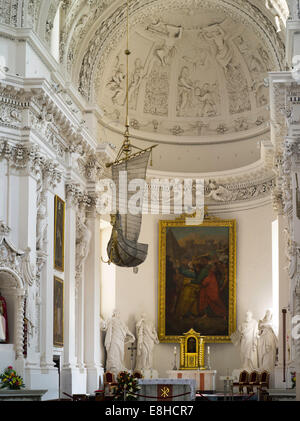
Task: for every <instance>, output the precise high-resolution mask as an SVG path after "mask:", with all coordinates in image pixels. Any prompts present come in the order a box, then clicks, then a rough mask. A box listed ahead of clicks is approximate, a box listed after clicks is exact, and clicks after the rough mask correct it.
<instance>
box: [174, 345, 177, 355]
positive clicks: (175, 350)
mask: <svg viewBox="0 0 300 421" xmlns="http://www.w3.org/2000/svg"><path fill="white" fill-rule="evenodd" d="M176 354H177V348H176V346H174V355H176Z"/></svg>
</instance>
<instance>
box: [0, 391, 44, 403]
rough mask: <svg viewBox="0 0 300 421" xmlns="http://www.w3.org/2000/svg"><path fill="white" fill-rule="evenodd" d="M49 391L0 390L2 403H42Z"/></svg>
mask: <svg viewBox="0 0 300 421" xmlns="http://www.w3.org/2000/svg"><path fill="white" fill-rule="evenodd" d="M45 393H47V390H24V389H23V390H0V401H41V400H42V397H43V396H44V395H45Z"/></svg>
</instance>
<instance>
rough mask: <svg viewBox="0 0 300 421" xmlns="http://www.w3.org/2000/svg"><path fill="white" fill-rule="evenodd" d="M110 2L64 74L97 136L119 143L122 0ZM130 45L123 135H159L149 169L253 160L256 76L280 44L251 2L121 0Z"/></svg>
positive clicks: (264, 116) (262, 118) (260, 121)
mask: <svg viewBox="0 0 300 421" xmlns="http://www.w3.org/2000/svg"><path fill="white" fill-rule="evenodd" d="M119 4H120V3H119ZM113 5H115V3H113ZM113 5H112V6H111V7H108V9H107V10H106V11H105V12H104V15H103V17H102V19H101V22H98V23H97V26H96V25H93V26H92V27H91V29H90V31H89V33H90V35H89V36H88V38H89V41H88V43H87V37H86V39H85V43H84V44H82V46H81V50H80V51H78V53H77V54H76V55H77V57H81V59H80V65H79V66H78V65H77V64H76V66H74V67H73V69H77V70H75V71H74V70H73V76H72V77H73V78H77V80H78V89H79V91H80V92H81V94H82V95H83V96H84V97H86V98H87V99H88V100H89V101H90V102H92V103H97V104H98V106H99V108H100V110H101V113H102V116H101V117H100V121H101V124H102V125H104V126H105V127H106V128H107V129H108V131H107V130H106V133H105V134H104V136H102V137H103V140H104V141H108V142H112V143H115V144H116V146H119V144H120V142H121V141H122V136H120V134H122V132H123V131H124V122H125V102H126V57H125V54H124V51H125V49H126V3H124V2H123V3H122V4H120V5H119V7H117V8H115V7H114V8H113ZM79 23H80V21H79ZM130 50H131V55H130V71H129V116H130V125H131V136H132V138H136V139H139V141H140V143H139V146H140V147H144V146H149V143H152V144H153V143H158V144H160V146H159V148H156V149H155V152H154V157H155V160H154V161H155V164H154V165H155V168H156V169H159V170H165V171H183V172H184V171H193V172H197V171H199V169H200V168H201V171H205V172H209V171H222V170H227V169H230V168H238V167H239V166H243V165H248V164H251V163H253V162H255V161H257V160H258V159H259V157H260V153H259V149H258V148H257V142H258V141H259V140H262V138H261V136H262V135H263V136H264V137H266V136H268V132H269V109H268V104H269V92H268V88H267V87H266V82H265V79H266V77H267V75H268V72H269V71H277V70H280V69H281V68H282V65H283V63H284V45H283V42H282V40H281V38H280V36H279V35H278V33H276V29H275V27H274V25H273V24H272V22H271V21H270V19H269V18H267V17H266V16H265V15H264V14H263V13H262V12H261V11H260V10H259V9H258V8H257V7H255V6H254V5H253V4H251V2H249V1H245V0H235V1H233V0H209V1H208V0H185V1H182V0H134V1H131V2H130ZM77 63H78V64H79V62H77ZM78 69H79V71H78ZM170 145H171V146H170ZM187 145H189V146H190V148H189V152H188V153H187V148H186V146H187Z"/></svg>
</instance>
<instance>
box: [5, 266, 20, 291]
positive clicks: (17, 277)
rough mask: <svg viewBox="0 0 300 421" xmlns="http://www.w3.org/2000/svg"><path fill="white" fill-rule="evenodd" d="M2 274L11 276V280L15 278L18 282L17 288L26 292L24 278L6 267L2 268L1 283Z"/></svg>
mask: <svg viewBox="0 0 300 421" xmlns="http://www.w3.org/2000/svg"><path fill="white" fill-rule="evenodd" d="M1 273H7V274H8V275H10V276H9V277H10V279H11V278H13V279H15V281H16V288H17V289H20V290H22V291H24V293H25V290H24V282H23V280H22V278H21V277H20V276H19V275H18V274H17V273H16V272H15V271H14V270H12V269H11V268H9V267H6V266H0V282H1Z"/></svg>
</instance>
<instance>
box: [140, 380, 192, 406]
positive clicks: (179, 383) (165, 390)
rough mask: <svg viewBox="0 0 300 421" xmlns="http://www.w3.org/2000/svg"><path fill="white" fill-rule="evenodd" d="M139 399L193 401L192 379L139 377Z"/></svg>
mask: <svg viewBox="0 0 300 421" xmlns="http://www.w3.org/2000/svg"><path fill="white" fill-rule="evenodd" d="M139 385H140V387H141V389H140V391H139V392H138V395H140V396H139V398H138V400H140V401H172V402H175V401H194V400H195V393H196V381H195V380H194V379H140V380H139Z"/></svg>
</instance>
